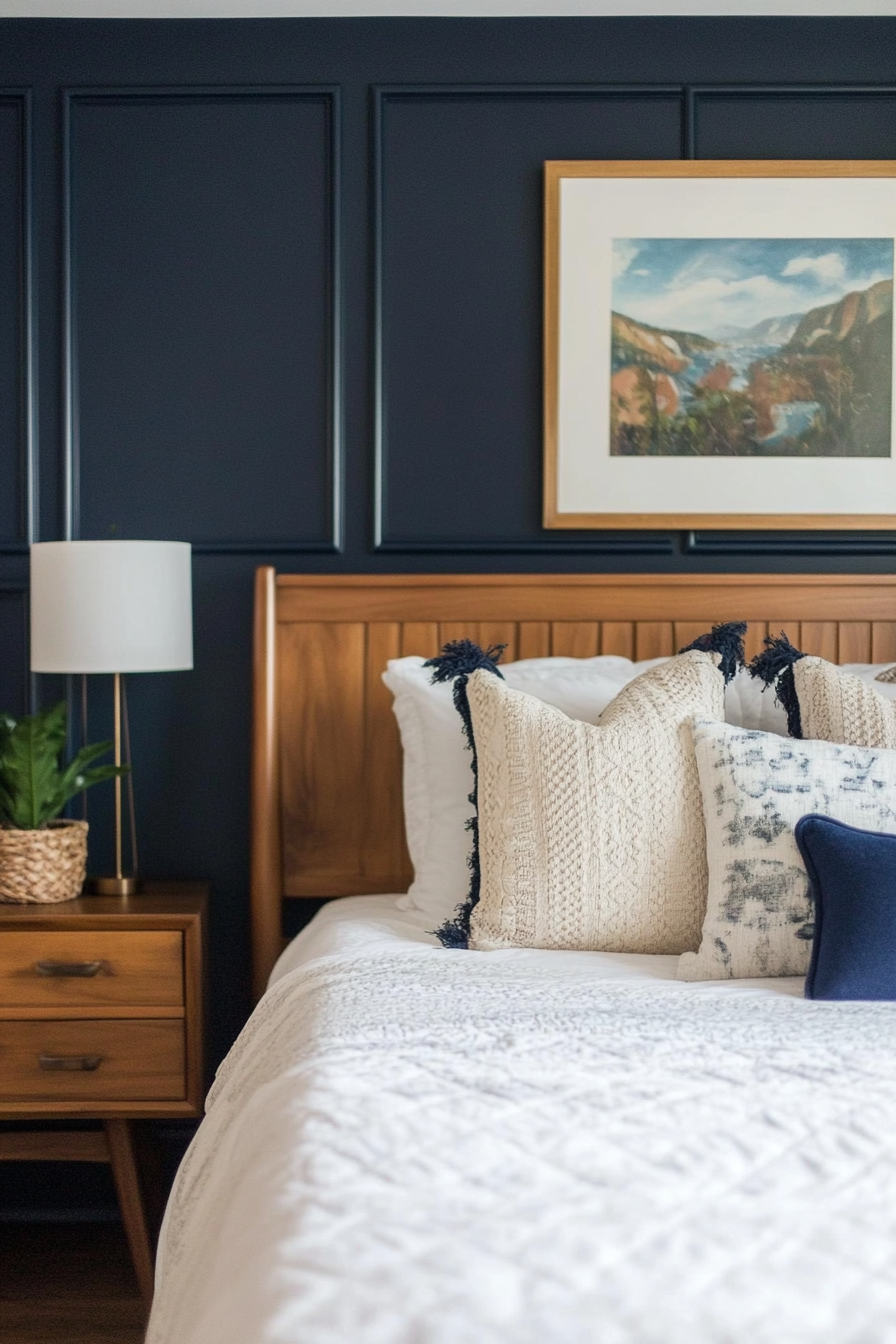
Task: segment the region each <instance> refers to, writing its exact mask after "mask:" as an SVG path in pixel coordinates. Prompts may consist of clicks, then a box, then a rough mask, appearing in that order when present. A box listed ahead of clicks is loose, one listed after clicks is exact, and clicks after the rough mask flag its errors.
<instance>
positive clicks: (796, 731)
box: [750, 630, 806, 737]
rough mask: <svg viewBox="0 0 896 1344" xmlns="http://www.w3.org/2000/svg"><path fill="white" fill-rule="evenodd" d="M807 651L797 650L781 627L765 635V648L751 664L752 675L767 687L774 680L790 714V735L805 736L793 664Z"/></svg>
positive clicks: (777, 695) (778, 693) (786, 711)
mask: <svg viewBox="0 0 896 1344" xmlns="http://www.w3.org/2000/svg"><path fill="white" fill-rule="evenodd" d="M805 656H806V655H805V654H804V653H800V651H799V649H795V648H794V647H793V645H792V644H791V642H790V640H789V639H788V638H787V636H786V635H785V634H784V631H783V630H782V631H781V633H780V635H778V637H777V638H775V637H774V636H773V635H766V637H765V651H764V652H763V653H757V655H756V657H755V658H754V659H753V661H752V663H751V664H750V676H751V677H758V678H759V680H760V681H763V682H765V685H766V686H771V685H772V684H773V683H774V686H775V696H776V697H777V700H778V702H779V703H780V704H781V705H782V706H783V707H784V712H785V713H786V715H787V731H788V733H789V734H790V736H791V737H802V735H803V725H802V721H801V719H800V702H799V700H798V698H797V693H796V683H795V682H794V679H793V665H794V663H797V662H799V660H800V659H801V658H805Z"/></svg>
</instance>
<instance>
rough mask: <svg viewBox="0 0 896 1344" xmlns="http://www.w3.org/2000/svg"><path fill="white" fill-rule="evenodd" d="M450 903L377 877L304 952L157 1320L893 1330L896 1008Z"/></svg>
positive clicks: (586, 1329) (392, 1339) (266, 1333)
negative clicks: (614, 945)
mask: <svg viewBox="0 0 896 1344" xmlns="http://www.w3.org/2000/svg"><path fill="white" fill-rule="evenodd" d="M425 920H426V916H423V915H420V914H416V913H414V912H400V911H398V910H396V909H395V907H394V903H393V902H390V901H389V900H388V899H387V898H373V897H359V898H352V899H350V900H345V901H342V902H338V903H335V904H334V905H333V906H330V907H328V908H327V910H326V911H325V912H323V913H322V915H321V916H319V917H318V919H317V920H316V921H315V923H314V925H313V926H312V927H311V928H310V929H309V930H308V931H306V932H305V933H304V934H303V935H301V936H300V938H299V939H298V940H297V942H296V943H294V944H293V946H292V947H291V948H290V949H288V950H287V952H286V953H285V954H284V957H283V958H282V959H281V962H280V964H279V966H278V968H277V972H276V973H275V975H276V977H277V978H276V979H275V981H274V983H273V985H272V987H271V989H270V990H269V992H268V994H267V995H266V997H265V999H264V1000H263V1001H262V1003H261V1004H260V1005H259V1007H258V1009H257V1010H256V1012H255V1014H254V1015H253V1017H252V1019H251V1021H250V1022H249V1023H248V1025H247V1027H246V1029H245V1031H244V1032H243V1034H242V1036H241V1037H240V1040H239V1041H238V1042H237V1044H236V1045H235V1047H234V1049H233V1051H232V1052H231V1054H230V1056H229V1058H228V1059H227V1061H226V1062H225V1064H224V1065H223V1066H222V1069H221V1070H220V1072H219V1076H218V1080H217V1082H216V1084H215V1087H214V1089H213V1091H212V1094H211V1096H210V1099H209V1107H208V1116H207V1118H206V1120H205V1121H204V1123H203V1125H202V1126H201V1128H200V1130H199V1133H198V1135H197V1137H196V1140H195V1141H194V1143H193V1146H192V1147H191V1149H190V1152H189V1153H188V1154H187V1157H186V1158H185V1160H184V1163H183V1166H182V1168H181V1171H180V1173H179V1176H178V1180H177V1183H176V1186H175V1190H174V1192H173V1195H172V1199H171V1203H170V1205H169V1210H168V1214H167V1218H166V1225H165V1228H164V1231H163V1237H162V1244H161V1247H160V1257H159V1268H158V1292H157V1297H156V1302H155V1306H154V1309H153V1313H152V1319H151V1323H150V1327H149V1334H148V1341H150V1344H468V1342H469V1344H493V1342H494V1344H499V1342H500V1344H592V1342H593V1344H622V1342H623V1341H624V1342H625V1344H685V1341H687V1344H703V1342H704V1341H712V1344H804V1342H805V1344H809V1341H811V1342H812V1344H886V1342H887V1341H891V1340H896V1053H894V1042H896V1030H894V1028H896V1005H894V1004H859V1003H855V1004H852V1003H849V1004H844V1003H818V1002H814V1003H813V1002H807V1001H805V1000H803V999H802V998H801V997H800V994H801V982H800V981H798V980H783V981H782V980H764V981H724V982H703V983H697V984H687V983H684V982H681V981H677V980H675V979H674V976H675V968H676V961H677V958H676V957H649V956H627V955H624V954H611V953H596V952H545V951H530V950H519V949H513V950H509V951H500V952H487V953H477V952H461V951H445V950H443V949H441V948H438V947H437V946H435V944H434V940H432V939H431V938H429V937H428V936H427V935H426V933H425V932H424V928H425V923H424V922H423V921H425Z"/></svg>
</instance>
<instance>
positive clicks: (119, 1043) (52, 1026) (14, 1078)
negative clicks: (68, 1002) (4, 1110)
mask: <svg viewBox="0 0 896 1344" xmlns="http://www.w3.org/2000/svg"><path fill="white" fill-rule="evenodd" d="M184 1069H185V1056H184V1024H183V1022H181V1021H177V1020H174V1021H172V1020H168V1021H162V1022H152V1021H150V1022H136V1021H132V1020H129V1021H116V1020H114V1019H104V1020H102V1021H75V1022H52V1021H48V1022H0V1101H44V1102H45V1101H97V1102H110V1101H174V1100H177V1099H179V1098H181V1097H183V1096H184V1095H185V1090H186V1089H185V1079H184Z"/></svg>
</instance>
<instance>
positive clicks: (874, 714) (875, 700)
mask: <svg viewBox="0 0 896 1344" xmlns="http://www.w3.org/2000/svg"><path fill="white" fill-rule="evenodd" d="M793 682H794V687H795V690H796V696H797V700H798V701H799V707H800V723H801V727H802V734H803V737H810V738H817V739H819V740H820V741H823V742H850V743H855V744H856V745H858V746H862V747H887V748H889V749H890V750H893V749H896V705H894V704H893V702H892V701H891V700H885V699H884V698H883V696H882V695H878V693H877V691H875V690H874V688H873V687H871V686H869V685H867V683H866V682H864V681H862V680H861V679H860V678H859V677H856V676H853V674H852V673H851V672H844V671H843V670H842V668H839V667H836V666H835V665H834V663H828V662H826V661H825V660H824V658H813V657H812V656H810V655H806V656H805V657H803V658H800V659H799V660H798V661H797V662H795V663H794V665H793Z"/></svg>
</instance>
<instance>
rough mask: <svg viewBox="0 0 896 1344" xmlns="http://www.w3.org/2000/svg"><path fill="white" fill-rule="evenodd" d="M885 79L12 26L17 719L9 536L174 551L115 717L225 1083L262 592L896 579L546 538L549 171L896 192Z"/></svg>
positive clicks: (520, 27)
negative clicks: (192, 653) (476, 584)
mask: <svg viewBox="0 0 896 1344" xmlns="http://www.w3.org/2000/svg"><path fill="white" fill-rule="evenodd" d="M894 71H896V20H890V19H858V20H848V19H839V20H805V19H803V20H797V19H781V20H771V19H761V20H746V19H727V20H714V19H686V20H683V19H679V20H673V19H668V20H660V19H630V20H620V19H612V20H592V19H553V20H544V19H538V20H536V19H532V20H528V19H527V20H522V19H519V20H500V21H493V20H441V19H438V20H436V19H431V20H385V19H380V20H369V21H366V20H365V21H361V20H357V21H355V20H335V21H323V20H310V21H298V20H297V21H292V20H276V21H253V22H243V21H231V22H212V21H206V22H181V21H171V22H152V23H149V22H137V21H126V22H81V21H55V20H53V21H49V20H45V21H25V20H17V21H13V20H4V21H2V22H0V89H2V94H0V295H2V301H0V699H2V702H3V705H4V706H5V705H9V706H10V707H13V708H16V707H20V706H21V705H23V704H24V703H25V699H26V696H27V694H28V691H29V686H28V677H27V666H26V647H25V635H26V619H27V611H26V604H25V600H24V584H25V580H26V557H25V553H26V545H25V543H26V540H27V536H28V528H29V519H31V521H32V522H33V525H34V528H35V531H36V535H38V536H39V537H40V538H43V539H49V538H54V537H59V536H62V535H64V529H65V526H66V519H67V518H70V519H71V525H72V529H73V535H75V536H81V537H160V538H166V537H172V538H183V539H186V540H190V541H192V542H194V543H195V544H196V561H195V591H196V639H197V642H196V669H195V671H194V672H193V673H191V674H176V675H175V674H172V675H170V676H161V675H160V676H155V677H145V678H135V679H134V682H133V685H132V689H131V695H132V712H133V717H134V736H135V752H136V758H137V761H138V770H137V792H138V805H139V810H140V824H141V836H142V842H143V844H142V859H143V867H144V869H145V871H146V872H147V873H148V874H151V875H156V876H169V875H178V874H182V875H186V876H208V877H210V878H211V880H212V883H213V887H214V904H213V909H214V925H213V963H212V1004H213V1020H212V1040H213V1053H214V1055H215V1057H216V1058H217V1057H218V1056H220V1054H221V1053H222V1051H223V1050H224V1049H225V1048H226V1047H227V1045H228V1044H229V1042H230V1040H231V1039H232V1037H233V1035H234V1033H235V1032H236V1030H237V1029H238V1028H239V1025H240V1023H241V1020H242V1018H243V1015H244V1011H245V1007H246V1002H247V999H246V982H247V951H248V949H247V868H248V847H247V813H248V790H247V773H248V749H249V728H248V725H249V696H250V616H251V590H252V572H253V569H254V567H255V566H256V565H257V564H259V563H261V562H271V561H273V562H274V563H276V564H278V565H279V566H281V567H282V568H286V569H289V570H294V571H295V570H303V569H308V570H314V571H335V570H345V571H358V570H368V571H382V570H402V571H404V570H426V569H433V570H450V569H473V570H488V569H494V570H499V569H501V570H539V569H543V570H566V569H575V570H596V569H640V570H651V569H656V570H707V569H716V568H724V569H742V570H747V569H781V568H782V567H783V568H787V567H790V568H792V569H818V570H841V569H854V570H857V571H858V570H876V569H885V570H889V569H890V568H891V567H893V565H894V563H896V544H894V542H893V541H892V540H891V539H890V537H889V536H873V535H872V536H868V535H866V536H861V535H860V536H856V535H854V534H851V535H849V536H847V537H836V536H831V537H811V538H809V539H808V540H807V539H806V538H805V537H801V536H792V537H783V536H774V535H772V536H758V537H757V536H755V535H752V536H737V535H726V534H710V535H702V534H698V535H696V536H681V535H669V534H667V533H639V534H628V535H619V534H615V533H613V534H603V535H602V534H600V533H585V534H576V533H568V532H564V533H559V534H558V533H556V532H555V533H545V532H543V531H542V529H541V527H540V524H539V518H540V496H541V468H540V452H541V444H540V418H541V407H540V399H541V346H540V322H541V165H542V161H543V160H544V159H546V158H655V157H670V156H671V157H674V156H678V155H685V156H686V155H696V156H698V157H700V156H705V157H756V158H763V157H784V156H789V157H806V158H817V157H824V158H826V157H838V158H839V157H844V158H853V157H856V158H876V157H887V158H893V157H896V84H893V83H888V81H892V80H893V78H894ZM16 296H18V300H19V301H18V302H15V301H13V302H10V299H11V298H12V299H13V300H15V298H16ZM51 689H52V688H49V687H46V688H42V690H41V694H49V693H50V692H51ZM105 690H106V688H105V687H97V688H96V689H95V690H94V691H93V704H94V706H95V711H94V716H93V719H94V728H95V731H102V730H103V728H104V722H103V719H104V716H103V713H102V710H101V707H102V705H103V703H104V695H103V694H101V692H105ZM98 792H99V791H97V795H98ZM100 801H101V800H100V798H99V797H98V796H96V801H95V802H94V803H92V804H91V815H92V817H93V818H94V819H95V821H96V826H95V833H94V854H93V858H94V862H95V863H96V864H101V863H102V862H103V861H104V860H105V857H106V853H107V844H108V829H107V828H106V827H105V826H104V825H103V823H102V817H101V813H102V812H103V810H104V809H103V808H102V807H101V806H100V805H99V804H100Z"/></svg>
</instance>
